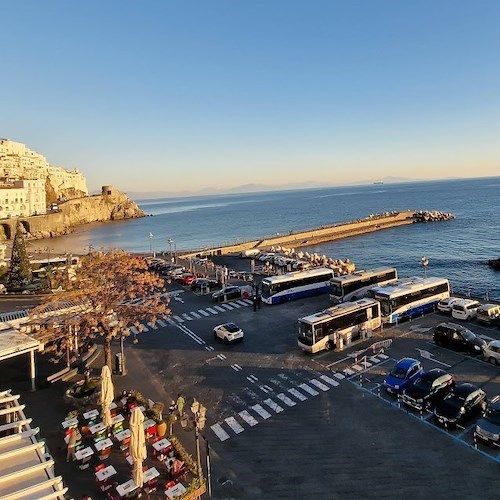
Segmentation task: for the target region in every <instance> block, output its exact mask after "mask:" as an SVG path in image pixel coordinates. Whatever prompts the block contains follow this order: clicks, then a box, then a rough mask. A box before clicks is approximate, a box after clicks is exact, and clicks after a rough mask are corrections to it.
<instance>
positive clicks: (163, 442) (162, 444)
mask: <svg viewBox="0 0 500 500" xmlns="http://www.w3.org/2000/svg"><path fill="white" fill-rule="evenodd" d="M169 446H170V441H169V440H168V439H166V438H163V439H160V440H159V441H156V442H154V443H153V448H154V449H155V450H156V451H162V450H164V449H165V448H168V447H169Z"/></svg>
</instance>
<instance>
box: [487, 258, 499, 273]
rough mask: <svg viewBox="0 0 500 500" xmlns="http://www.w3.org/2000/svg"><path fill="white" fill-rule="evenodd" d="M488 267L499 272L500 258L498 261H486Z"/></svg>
mask: <svg viewBox="0 0 500 500" xmlns="http://www.w3.org/2000/svg"><path fill="white" fill-rule="evenodd" d="M488 266H490V267H492V268H493V269H496V270H497V271H500V257H499V258H498V259H491V260H489V261H488Z"/></svg>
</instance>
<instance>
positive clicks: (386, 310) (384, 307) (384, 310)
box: [375, 295, 392, 316]
mask: <svg viewBox="0 0 500 500" xmlns="http://www.w3.org/2000/svg"><path fill="white" fill-rule="evenodd" d="M375 299H376V300H378V301H379V302H380V313H381V314H382V316H389V315H390V314H391V312H392V308H391V303H390V301H389V299H388V298H387V297H381V296H380V295H376V296H375Z"/></svg>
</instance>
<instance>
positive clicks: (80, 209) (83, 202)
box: [12, 190, 145, 239]
mask: <svg viewBox="0 0 500 500" xmlns="http://www.w3.org/2000/svg"><path fill="white" fill-rule="evenodd" d="M144 216H145V214H144V212H143V211H142V210H141V209H140V208H139V207H138V206H137V204H136V203H135V202H134V201H132V200H130V199H129V198H128V197H127V195H126V194H124V193H120V192H119V191H116V190H112V191H110V192H109V193H108V194H101V195H95V196H86V197H84V198H77V199H73V200H68V201H66V202H64V203H60V204H59V211H58V212H55V213H53V214H47V215H43V216H36V217H26V219H25V220H26V224H25V226H26V237H27V238H28V239H43V238H52V237H55V236H61V235H63V234H69V233H71V232H72V231H73V229H74V228H75V227H76V226H79V225H81V224H88V223H90V222H105V221H113V220H123V219H134V218H138V217H144ZM12 234H14V233H12Z"/></svg>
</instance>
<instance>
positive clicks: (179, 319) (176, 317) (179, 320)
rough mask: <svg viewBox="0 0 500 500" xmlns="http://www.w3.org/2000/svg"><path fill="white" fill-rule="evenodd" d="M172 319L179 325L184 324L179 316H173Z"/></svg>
mask: <svg viewBox="0 0 500 500" xmlns="http://www.w3.org/2000/svg"><path fill="white" fill-rule="evenodd" d="M174 319H175V321H177V322H179V323H184V320H183V319H182V318H181V317H180V316H174Z"/></svg>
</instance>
